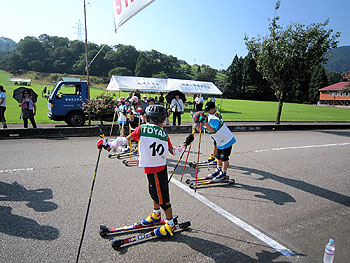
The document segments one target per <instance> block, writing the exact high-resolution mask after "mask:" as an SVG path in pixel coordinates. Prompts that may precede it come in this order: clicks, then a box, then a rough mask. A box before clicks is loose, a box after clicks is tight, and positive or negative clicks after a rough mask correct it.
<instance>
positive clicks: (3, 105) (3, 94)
mask: <svg viewBox="0 0 350 263" xmlns="http://www.w3.org/2000/svg"><path fill="white" fill-rule="evenodd" d="M1 98H3V99H4V101H3V102H2V103H1V104H0V106H2V107H6V93H5V92H0V100H1Z"/></svg>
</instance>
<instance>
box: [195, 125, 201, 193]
mask: <svg viewBox="0 0 350 263" xmlns="http://www.w3.org/2000/svg"><path fill="white" fill-rule="evenodd" d="M201 140H202V123H200V126H199V142H198V155H197V168H196V184H195V188H194V192H197V178H198V168H199V165H198V163H199V154H200V151H201Z"/></svg>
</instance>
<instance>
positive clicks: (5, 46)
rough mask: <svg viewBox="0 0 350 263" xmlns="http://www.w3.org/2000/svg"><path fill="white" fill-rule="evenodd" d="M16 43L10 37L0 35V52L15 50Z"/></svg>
mask: <svg viewBox="0 0 350 263" xmlns="http://www.w3.org/2000/svg"><path fill="white" fill-rule="evenodd" d="M16 46H17V43H16V42H15V41H13V40H12V39H9V38H6V37H0V52H2V53H9V52H12V51H14V50H16Z"/></svg>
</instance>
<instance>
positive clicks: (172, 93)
mask: <svg viewBox="0 0 350 263" xmlns="http://www.w3.org/2000/svg"><path fill="white" fill-rule="evenodd" d="M176 95H179V97H180V99H182V101H183V102H185V101H186V96H185V94H183V93H182V92H181V91H178V90H174V91H170V92H169V93H168V94H167V95H166V96H165V99H166V101H167V103H171V101H172V100H173V99H175V96H176Z"/></svg>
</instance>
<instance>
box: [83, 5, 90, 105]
mask: <svg viewBox="0 0 350 263" xmlns="http://www.w3.org/2000/svg"><path fill="white" fill-rule="evenodd" d="M84 22H85V65H86V66H85V70H86V79H87V98H88V99H90V74H89V57H88V45H87V26H86V1H85V0H84Z"/></svg>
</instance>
